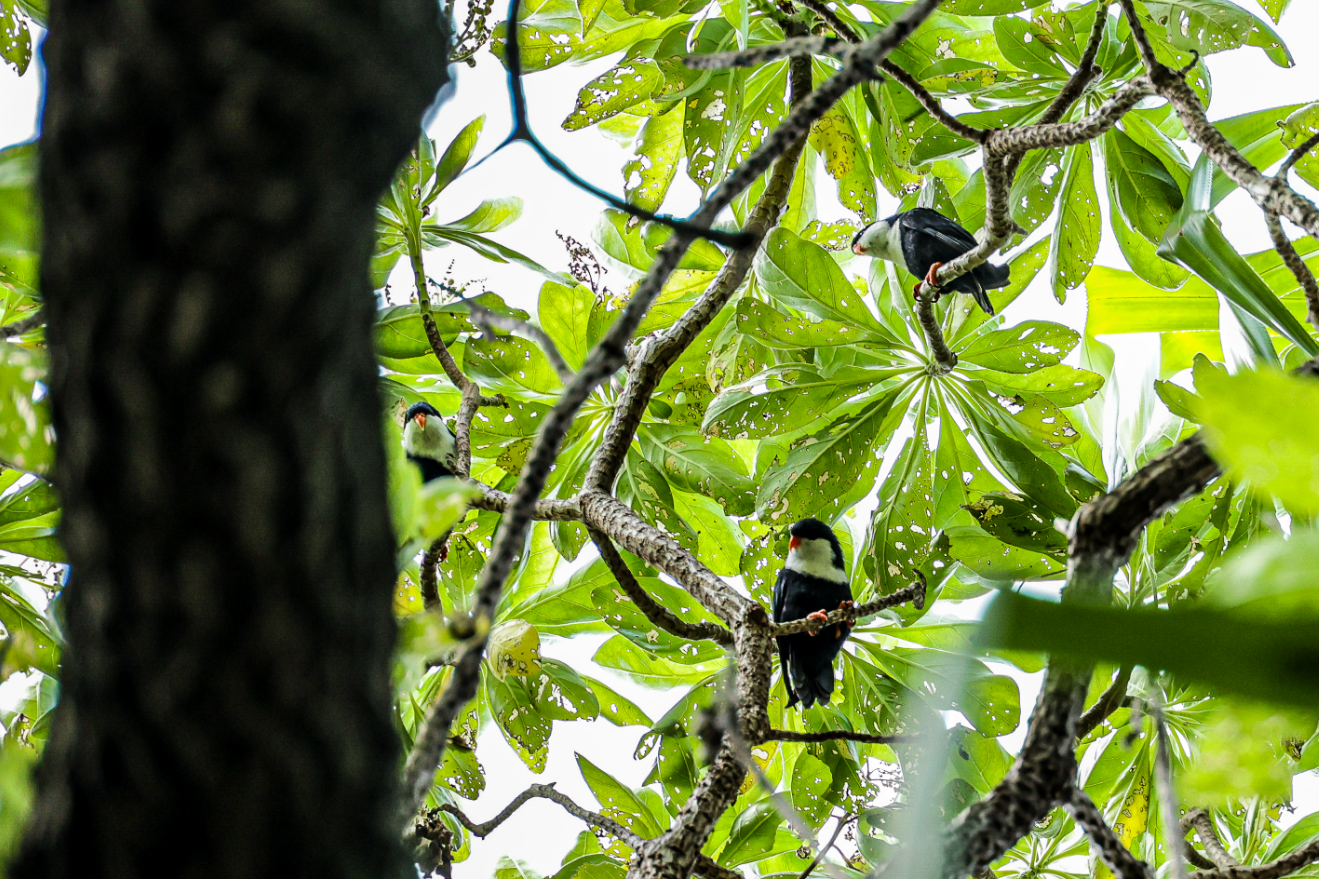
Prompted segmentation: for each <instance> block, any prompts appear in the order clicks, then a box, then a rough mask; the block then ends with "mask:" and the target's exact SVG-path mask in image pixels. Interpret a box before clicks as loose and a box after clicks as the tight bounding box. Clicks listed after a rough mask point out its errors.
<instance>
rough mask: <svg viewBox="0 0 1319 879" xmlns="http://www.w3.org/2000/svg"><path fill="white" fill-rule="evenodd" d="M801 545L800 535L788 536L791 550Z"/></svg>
mask: <svg viewBox="0 0 1319 879" xmlns="http://www.w3.org/2000/svg"><path fill="white" fill-rule="evenodd" d="M799 546H801V538H800V537H789V538H788V549H790V550H792V549H796V548H797V547H799Z"/></svg>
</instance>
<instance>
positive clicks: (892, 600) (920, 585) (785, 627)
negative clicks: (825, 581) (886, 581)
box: [769, 571, 926, 638]
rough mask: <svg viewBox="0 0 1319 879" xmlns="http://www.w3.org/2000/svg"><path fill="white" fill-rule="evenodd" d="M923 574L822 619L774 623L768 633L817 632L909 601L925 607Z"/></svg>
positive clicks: (832, 611) (774, 635)
mask: <svg viewBox="0 0 1319 879" xmlns="http://www.w3.org/2000/svg"><path fill="white" fill-rule="evenodd" d="M925 591H926V586H925V575H924V574H922V573H921V572H920V571H917V572H916V582H914V583H911V584H910V585H907V586H904V587H902V588H901V589H899V590H898V591H897V592H893V593H890V594H888V595H881V596H880V597H879V598H876V599H875V600H874V601H867V602H866V603H865V604H856V605H853V606H852V607H846V608H842V609H840V610H831V611H829V613H828V614H827V615H826V616H825V618H824V619H823V620H820V619H814V620H811V619H800V620H793V621H791V622H787V623H775V624H774V625H773V626H771V627H770V630H769V633H770V635H772V636H773V637H775V638H778V637H782V636H783V635H795V634H797V633H798V632H812V633H814V632H818V631H820V629H822V628H824V627H825V626H832V625H835V624H837V623H851V622H855V621H857V620H860V619H861V618H862V617H868V616H873V615H874V614H877V613H879V612H880V611H882V610H887V609H888V608H890V607H897V606H898V605H899V604H906V603H907V602H908V601H910V602H911V603H912V604H914V605H915V606H916V607H917V608H923V607H925Z"/></svg>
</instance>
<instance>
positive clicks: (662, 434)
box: [637, 424, 756, 516]
mask: <svg viewBox="0 0 1319 879" xmlns="http://www.w3.org/2000/svg"><path fill="white" fill-rule="evenodd" d="M637 439H638V441H639V445H640V448H641V453H642V455H644V456H645V458H646V460H648V461H649V462H650V463H651V464H653V465H654V466H655V467H657V468H659V469H660V471H661V472H662V473H664V475H665V477H666V478H667V479H668V480H669V481H670V482H671V483H672V484H673V485H674V487H676V488H679V489H682V490H685V491H691V492H697V493H699V494H703V495H705V496H706V497H709V498H712V499H714V500H715V501H717V502H718V503H719V504H720V505H721V506H722V507H723V508H724V510H725V511H727V513H728V514H729V515H730V516H746V515H749V514H750V513H751V511H752V509H754V507H755V497H756V495H755V485H754V483H753V482H752V481H751V476H750V474H748V473H747V468H746V464H745V463H743V461H742V459H741V458H740V457H738V455H737V453H736V452H734V451H733V450H732V448H731V447H730V446H729V445H728V443H726V442H725V441H723V440H721V439H719V438H718V437H713V436H711V437H706V436H701V434H699V433H697V432H695V431H693V430H686V429H683V428H680V427H676V426H673V425H665V424H652V425H645V426H643V427H642V428H641V430H639V431H638V433H637Z"/></svg>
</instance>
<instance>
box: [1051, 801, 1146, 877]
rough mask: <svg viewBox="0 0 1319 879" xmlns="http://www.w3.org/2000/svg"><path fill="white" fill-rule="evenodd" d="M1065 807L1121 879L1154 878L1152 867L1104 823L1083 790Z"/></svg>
mask: <svg viewBox="0 0 1319 879" xmlns="http://www.w3.org/2000/svg"><path fill="white" fill-rule="evenodd" d="M1063 808H1065V809H1066V810H1067V813H1068V814H1069V815H1071V816H1072V818H1074V819H1075V820H1076V824H1077V826H1078V827H1080V828H1081V829H1082V830H1084V831H1085V835H1086V836H1088V837H1090V842H1091V843H1093V844H1094V846H1095V848H1096V849H1098V850H1099V857H1100V858H1101V859H1102V860H1103V862H1104V863H1105V864H1106V865H1107V866H1108V869H1110V870H1112V871H1113V875H1114V876H1116V877H1118V879H1154V871H1152V870H1151V869H1150V868H1149V865H1148V864H1146V863H1145V862H1144V861H1142V860H1140V859H1139V858H1137V857H1136V856H1135V855H1133V854H1132V853H1131V852H1130V851H1128V850H1127V847H1126V846H1125V845H1123V844H1122V840H1120V839H1118V838H1117V834H1116V833H1114V832H1113V830H1112V828H1110V827H1109V826H1108V822H1107V821H1105V820H1104V814H1103V813H1102V812H1100V811H1099V807H1098V806H1096V805H1095V801H1094V800H1092V799H1090V797H1089V795H1088V794H1086V792H1085V791H1083V790H1081V789H1080V788H1076V789H1075V790H1073V791H1072V796H1071V798H1070V799H1068V801H1067V802H1066V803H1064V804H1063Z"/></svg>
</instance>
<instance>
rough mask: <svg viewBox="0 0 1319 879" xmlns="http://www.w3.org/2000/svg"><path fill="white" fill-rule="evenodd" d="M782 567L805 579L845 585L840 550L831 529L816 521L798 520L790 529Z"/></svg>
mask: <svg viewBox="0 0 1319 879" xmlns="http://www.w3.org/2000/svg"><path fill="white" fill-rule="evenodd" d="M785 567H787V569H788V570H789V571H796V572H797V573H798V574H805V575H806V576H808V577H818V578H819V579H821V580H832V581H833V582H835V583H846V582H848V579H847V566H846V564H845V563H844V562H843V548H842V546H841V545H840V544H839V543H838V538H837V537H836V536H834V532H833V529H832V528H830V527H829V526H828V525H826V524H824V523H823V522H821V521H820V520H819V519H802V520H801V521H800V522H797V523H795V524H794V525H793V526H792V530H791V532H790V536H789V537H788V561H787V564H786V565H785Z"/></svg>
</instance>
